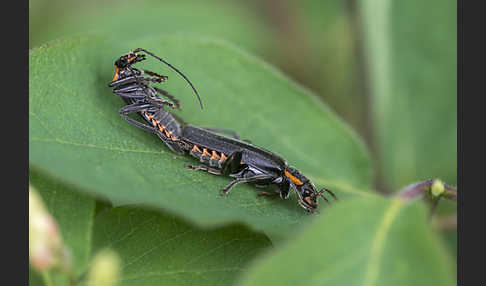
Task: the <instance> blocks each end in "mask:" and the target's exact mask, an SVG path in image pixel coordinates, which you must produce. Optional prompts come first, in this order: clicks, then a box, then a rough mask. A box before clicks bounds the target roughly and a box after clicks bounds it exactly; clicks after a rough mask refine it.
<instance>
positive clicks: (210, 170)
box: [184, 164, 223, 175]
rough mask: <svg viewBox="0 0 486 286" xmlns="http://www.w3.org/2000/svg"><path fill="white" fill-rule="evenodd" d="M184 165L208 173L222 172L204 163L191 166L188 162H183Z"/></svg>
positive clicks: (219, 173) (217, 173)
mask: <svg viewBox="0 0 486 286" xmlns="http://www.w3.org/2000/svg"><path fill="white" fill-rule="evenodd" d="M184 167H186V168H188V169H190V170H201V171H206V172H208V173H211V174H214V175H222V174H223V173H222V172H221V170H219V169H216V168H211V167H208V166H206V165H199V166H193V165H189V164H185V165H184Z"/></svg>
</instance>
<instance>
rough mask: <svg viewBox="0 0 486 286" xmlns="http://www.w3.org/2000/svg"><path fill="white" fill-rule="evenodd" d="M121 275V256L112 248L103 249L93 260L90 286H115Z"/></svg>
mask: <svg viewBox="0 0 486 286" xmlns="http://www.w3.org/2000/svg"><path fill="white" fill-rule="evenodd" d="M119 276H120V258H119V257H118V254H116V253H115V252H114V251H112V250H102V251H100V252H98V253H97V254H96V256H95V257H94V258H93V261H92V262H91V266H90V272H89V277H88V281H89V283H88V285H90V286H115V285H117V284H118V281H119Z"/></svg>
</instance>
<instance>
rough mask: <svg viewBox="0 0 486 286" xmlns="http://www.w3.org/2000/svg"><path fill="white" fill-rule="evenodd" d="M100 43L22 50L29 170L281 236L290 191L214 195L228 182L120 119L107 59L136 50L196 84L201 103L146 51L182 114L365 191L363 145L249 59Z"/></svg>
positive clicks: (183, 46)
mask: <svg viewBox="0 0 486 286" xmlns="http://www.w3.org/2000/svg"><path fill="white" fill-rule="evenodd" d="M104 39H105V37H104V36H103V35H97V36H96V35H94V36H83V37H79V38H72V39H67V40H63V41H57V42H54V43H51V44H50V45H48V46H45V47H41V48H38V49H34V50H32V51H31V53H30V63H29V88H30V97H29V120H30V122H29V123H30V124H29V135H30V136H29V143H30V144H29V159H30V161H31V164H32V165H33V166H36V167H38V168H40V169H42V170H45V171H46V172H48V173H49V174H52V175H53V176H55V177H56V178H59V179H61V180H63V181H66V182H69V183H71V184H73V185H75V186H77V187H79V188H80V189H81V190H83V191H88V192H90V193H93V194H97V195H100V196H102V197H104V198H108V199H109V200H111V201H113V202H114V203H115V204H118V205H120V204H131V203H143V204H146V205H150V206H154V207H158V208H161V209H165V210H168V211H170V212H172V213H176V214H178V215H180V216H183V217H185V218H188V219H190V220H192V221H194V222H196V223H199V224H201V225H205V226H211V225H220V224H223V223H228V222H234V221H240V222H244V223H246V224H248V225H250V226H251V227H253V228H255V229H258V230H263V231H265V232H266V233H267V234H269V235H284V234H285V233H288V232H290V231H293V230H294V229H295V227H296V226H298V225H300V224H302V222H303V221H304V220H306V219H307V218H309V217H310V216H309V215H308V214H307V213H305V211H304V210H303V209H302V208H300V206H298V204H297V202H296V201H295V199H294V198H293V197H292V199H291V200H287V201H284V200H281V199H279V198H275V199H269V198H262V197H257V196H256V191H257V190H255V188H253V187H251V186H246V185H245V186H238V187H236V188H235V189H234V190H233V191H232V192H231V193H230V194H229V195H228V196H227V197H221V196H220V195H219V190H220V189H221V188H222V187H224V186H225V185H227V184H228V183H229V182H230V179H229V178H224V177H220V176H215V175H211V174H207V173H204V172H195V171H190V170H188V169H186V168H184V164H185V163H190V164H196V160H194V159H193V158H190V157H189V156H180V155H176V154H174V153H172V152H170V151H169V149H168V148H167V147H166V146H165V145H164V144H163V142H161V141H160V140H159V139H158V137H157V136H155V135H153V134H150V133H148V132H145V131H143V130H140V129H138V128H136V127H134V126H132V125H130V124H129V123H127V122H126V121H125V120H123V119H122V118H121V117H120V115H119V113H118V110H119V109H120V108H121V107H122V106H123V101H122V100H121V99H120V98H119V97H118V96H116V95H114V94H112V91H111V90H110V89H109V88H108V87H107V84H108V83H109V82H110V81H111V79H112V77H113V62H114V61H115V60H116V59H117V58H118V57H119V56H120V55H122V54H123V53H125V52H126V51H128V50H130V49H134V48H136V47H144V48H146V49H149V50H151V51H152V52H154V53H155V54H158V55H160V56H162V57H164V58H165V59H166V60H167V61H168V62H170V63H171V64H173V65H175V66H176V67H178V68H180V69H181V70H182V71H183V72H184V73H185V74H186V76H188V78H189V79H191V81H192V82H193V83H194V84H195V85H196V87H197V89H198V90H199V93H200V94H201V97H202V100H203V103H204V109H203V110H200V108H199V104H198V102H197V100H196V98H195V96H194V94H192V91H191V89H190V88H189V87H188V85H187V83H186V82H185V81H184V80H183V79H181V77H179V76H178V75H177V74H176V73H175V72H172V71H170V70H169V69H167V68H166V67H165V66H164V65H162V64H161V63H160V62H157V61H156V60H153V59H149V60H147V61H146V62H144V63H143V67H144V68H146V69H150V70H154V71H156V72H158V73H161V74H166V75H169V80H168V82H167V83H164V85H163V86H162V87H163V88H164V89H167V90H168V91H169V92H170V93H171V94H174V95H176V96H177V97H178V98H179V99H180V100H181V103H182V108H183V111H182V112H176V113H177V114H178V115H179V116H181V117H182V118H183V119H184V120H185V121H187V122H190V123H192V124H195V125H198V126H205V127H218V128H225V129H232V130H236V131H237V132H239V134H240V135H241V137H242V138H243V139H250V140H251V141H252V142H253V143H254V144H256V145H259V146H263V147H265V148H267V149H269V150H272V151H274V152H276V153H278V154H280V155H282V156H283V157H284V158H286V159H287V160H288V162H289V163H290V164H291V165H294V166H295V167H296V168H298V169H299V170H301V171H302V172H303V173H304V174H306V175H307V176H308V177H310V178H311V179H312V180H314V182H315V183H316V184H317V185H318V186H320V187H323V186H324V185H326V186H327V187H330V188H332V189H333V190H334V191H336V193H337V195H338V196H340V197H342V198H344V197H346V196H354V195H356V194H360V195H366V194H368V191H367V190H366V189H368V188H369V187H370V182H371V177H372V171H371V163H370V160H369V155H368V153H367V152H366V150H365V149H364V148H363V145H362V143H361V141H360V140H359V139H358V138H357V137H356V135H355V134H354V133H353V132H352V131H351V130H350V129H349V128H348V127H347V126H346V125H345V124H344V123H343V122H342V121H341V120H340V119H339V118H337V117H336V116H335V115H334V114H333V113H332V112H331V111H330V110H329V109H328V108H327V107H326V106H325V105H324V104H322V103H321V102H320V101H319V100H318V99H316V97H314V96H313V95H312V94H311V93H310V92H309V91H307V90H305V89H303V88H301V87H299V86H297V85H296V84H295V83H293V82H291V81H290V80H289V79H287V78H286V77H285V76H283V75H282V74H281V73H279V72H278V71H276V70H275V69H273V68H272V67H270V66H268V65H266V64H265V63H263V62H261V61H260V60H258V59H257V58H254V57H252V56H250V55H248V54H246V53H244V52H242V51H240V50H238V49H236V48H235V47H233V46H231V45H229V44H227V43H224V42H221V41H216V40H210V39H194V38H191V39H188V38H184V37H182V36H169V35H167V36H164V37H155V38H147V39H144V40H137V41H134V42H129V41H127V42H123V43H121V42H120V43H118V42H109V43H104ZM362 189H364V190H362ZM323 208H325V206H323Z"/></svg>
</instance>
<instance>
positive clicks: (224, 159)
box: [218, 153, 227, 163]
mask: <svg viewBox="0 0 486 286" xmlns="http://www.w3.org/2000/svg"><path fill="white" fill-rule="evenodd" d="M226 159H227V158H226V155H225V154H224V153H221V159H219V161H218V162H219V163H223V162H224V161H226Z"/></svg>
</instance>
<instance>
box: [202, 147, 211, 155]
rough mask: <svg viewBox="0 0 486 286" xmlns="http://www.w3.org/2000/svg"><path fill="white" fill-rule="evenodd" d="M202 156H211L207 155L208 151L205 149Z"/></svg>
mask: <svg viewBox="0 0 486 286" xmlns="http://www.w3.org/2000/svg"><path fill="white" fill-rule="evenodd" d="M202 154H203V156H211V154H209V152H208V149H206V148H204V149H203V153H202Z"/></svg>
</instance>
